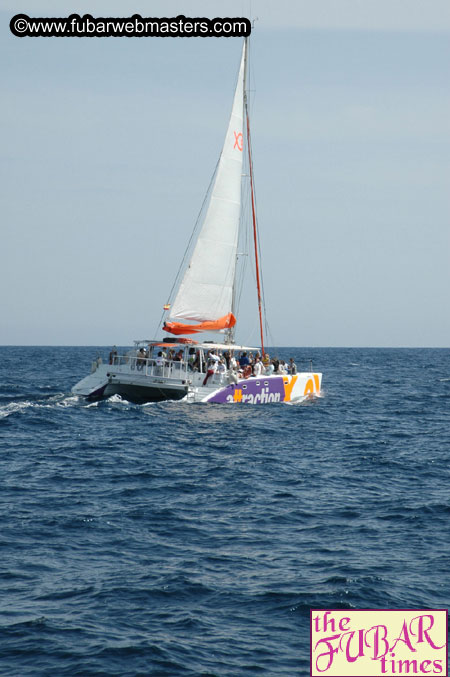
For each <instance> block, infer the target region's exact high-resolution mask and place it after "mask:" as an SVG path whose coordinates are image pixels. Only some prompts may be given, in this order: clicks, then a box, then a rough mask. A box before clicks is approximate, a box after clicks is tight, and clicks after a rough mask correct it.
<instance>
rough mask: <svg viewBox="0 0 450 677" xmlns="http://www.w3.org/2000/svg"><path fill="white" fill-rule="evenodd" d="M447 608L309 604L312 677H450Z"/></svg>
mask: <svg viewBox="0 0 450 677" xmlns="http://www.w3.org/2000/svg"><path fill="white" fill-rule="evenodd" d="M447 620H448V611H447V610H446V609H431V610H430V609H427V610H424V609H404V610H397V609H396V610H392V609H361V610H360V609H328V610H325V609H311V616H310V631H311V672H310V674H311V677H319V676H325V677H367V676H373V677H404V676H405V675H408V677H411V676H418V675H420V676H422V675H428V676H430V675H433V676H434V675H440V676H441V677H448V655H447V644H448V626H447Z"/></svg>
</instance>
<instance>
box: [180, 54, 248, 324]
mask: <svg viewBox="0 0 450 677" xmlns="http://www.w3.org/2000/svg"><path fill="white" fill-rule="evenodd" d="M245 50H246V45H245V43H244V47H243V50H242V60H241V66H240V69H239V76H238V82H237V85H236V92H235V95H234V101H233V108H232V111H231V118H230V123H229V126H228V131H227V134H226V137H225V142H224V145H223V149H222V154H221V156H220V160H219V165H218V169H217V174H216V179H215V182H214V186H213V189H212V192H211V199H210V202H209V206H208V210H207V212H206V216H205V220H204V222H203V226H202V228H201V231H200V233H199V236H198V240H197V243H196V245H195V248H194V251H193V254H192V258H191V261H190V264H189V266H188V268H187V270H186V272H185V274H184V277H183V280H182V282H181V285H180V287H179V289H178V293H177V295H176V298H175V301H174V303H173V305H172V309H171V313H170V318H171V319H178V320H179V319H183V320H196V321H198V322H203V321H214V320H218V319H219V318H221V317H223V316H224V315H227V314H228V313H229V312H231V310H232V308H231V306H232V296H233V284H234V276H235V268H236V250H237V244H238V234H239V216H240V209H241V177H242V162H243V155H244V78H245V64H246V55H245Z"/></svg>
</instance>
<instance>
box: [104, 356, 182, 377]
mask: <svg viewBox="0 0 450 677" xmlns="http://www.w3.org/2000/svg"><path fill="white" fill-rule="evenodd" d="M112 363H113V365H114V366H115V367H117V368H118V371H119V372H121V373H129V372H136V373H137V374H142V375H145V376H161V377H162V378H175V379H180V378H187V377H188V373H192V369H191V368H190V366H189V365H188V364H187V363H186V362H185V361H184V360H183V361H177V360H166V359H161V358H160V357H159V358H148V357H136V356H131V355H116V356H115V357H114V358H113V361H112Z"/></svg>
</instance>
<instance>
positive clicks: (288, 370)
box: [203, 349, 297, 385]
mask: <svg viewBox="0 0 450 677" xmlns="http://www.w3.org/2000/svg"><path fill="white" fill-rule="evenodd" d="M227 372H228V374H229V376H230V380H235V381H236V382H237V380H238V379H240V378H251V377H256V378H258V377H261V376H271V375H272V374H296V373H297V365H296V364H295V362H294V358H293V357H291V358H290V360H289V363H288V364H286V362H285V361H284V360H279V359H278V358H277V357H275V358H273V359H271V358H270V355H269V354H268V353H266V354H265V355H263V356H261V354H260V353H256V355H253V353H247V352H246V351H244V352H241V354H240V355H239V357H235V356H234V355H233V354H232V353H231V352H230V351H229V350H227V351H225V352H223V353H222V354H220V353H219V351H217V350H214V349H213V350H210V351H209V354H208V358H207V371H206V376H205V379H204V381H203V385H206V384H207V382H208V379H209V378H210V377H211V376H213V375H214V374H216V373H218V374H225V373H227Z"/></svg>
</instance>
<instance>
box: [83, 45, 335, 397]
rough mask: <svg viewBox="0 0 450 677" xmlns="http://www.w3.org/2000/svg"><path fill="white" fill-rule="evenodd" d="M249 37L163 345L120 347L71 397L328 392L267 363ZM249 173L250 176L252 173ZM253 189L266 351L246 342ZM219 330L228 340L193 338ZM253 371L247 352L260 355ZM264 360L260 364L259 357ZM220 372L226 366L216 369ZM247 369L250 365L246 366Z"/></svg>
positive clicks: (313, 380)
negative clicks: (240, 279) (242, 275)
mask: <svg viewBox="0 0 450 677" xmlns="http://www.w3.org/2000/svg"><path fill="white" fill-rule="evenodd" d="M247 54H248V39H247V38H246V39H245V41H244V45H243V48H242V56H241V61H240V67H239V74H238V79H237V84H236V90H235V94H234V99H233V106H232V110H231V116H230V120H229V124H228V128H227V132H226V136H225V142H224V144H223V148H222V151H221V154H220V158H219V162H218V164H217V167H216V170H215V174H214V177H213V181H212V184H211V188H210V191H209V201H208V202H207V208H206V209H205V212H204V217H203V220H202V221H201V226H200V228H199V232H198V235H197V238H196V240H195V245H194V246H193V249H191V250H190V260H189V264H188V266H187V267H185V268H184V269H183V270H182V275H180V282H179V284H178V285H175V287H174V290H173V294H172V296H173V300H172V296H171V297H170V298H169V299H168V301H167V303H166V304H165V305H164V313H163V317H162V318H161V323H162V329H163V330H164V331H165V332H166V333H167V334H171V335H172V336H170V337H165V338H161V339H159V340H147V339H146V340H142V341H135V342H134V348H133V349H132V350H130V351H128V352H126V353H125V354H123V355H119V354H117V351H115V350H113V351H112V352H111V354H110V358H109V361H108V362H109V363H108V364H107V363H103V362H102V361H101V359H97V360H95V361H94V362H93V365H92V370H91V373H90V374H89V375H88V376H86V377H85V378H83V379H82V380H81V381H80V382H79V383H77V384H76V385H75V386H74V387H73V388H72V392H73V393H74V394H75V395H79V396H84V397H87V398H89V399H100V398H109V397H111V396H113V395H119V396H120V397H122V398H123V399H126V400H129V401H132V402H137V403H143V402H155V401H162V400H181V399H184V398H185V399H186V400H187V401H191V402H211V403H230V404H231V403H239V404H268V403H272V402H294V401H299V400H302V399H304V398H305V397H311V396H316V395H319V394H320V389H321V381H322V374H320V373H315V372H313V371H312V369H311V371H306V372H300V373H283V369H281V372H279V371H277V372H276V373H274V372H273V367H271V366H270V364H268V361H267V359H265V355H266V353H265V347H264V331H263V330H264V323H263V308H264V304H263V297H262V289H261V273H260V262H259V242H258V229H257V219H256V208H255V191H254V178H253V164H252V152H251V137H250V119H249V110H248V97H247ZM244 158H245V168H246V169H247V171H248V173H247V174H245V173H244ZM244 182H245V184H246V187H247V189H248V188H249V189H250V200H249V201H248V203H249V206H250V208H251V209H250V211H251V218H250V224H251V230H252V235H253V244H252V249H253V251H254V264H255V273H256V275H255V279H256V292H257V302H258V316H259V330H260V346H258V347H257V348H252V347H251V346H244V345H237V344H236V343H235V340H234V336H235V327H236V322H237V319H236V315H237V296H238V294H237V287H236V277H237V261H238V258H239V252H238V245H239V241H240V238H239V233H240V224H241V223H242V222H243V214H242V212H243V210H242V204H243V199H242V197H243V185H244ZM205 332H207V333H208V334H207V335H210V333H211V332H213V333H214V335H217V333H219V336H220V337H221V338H222V340H221V341H220V342H215V341H206V340H205V339H203V340H201V341H196V340H194V339H193V338H192V336H197V335H198V334H202V333H205ZM258 351H260V353H261V361H260V364H261V366H260V367H259V368H258V369H255V370H254V371H253V372H252V369H251V368H249V366H248V364H246V362H248V358H246V359H245V358H244V359H242V355H243V354H244V353H251V352H253V353H254V354H255V355H258V356H259V352H258ZM257 361H259V360H258V358H257ZM219 365H220V368H217V367H218V366H219ZM244 365H245V366H244Z"/></svg>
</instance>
